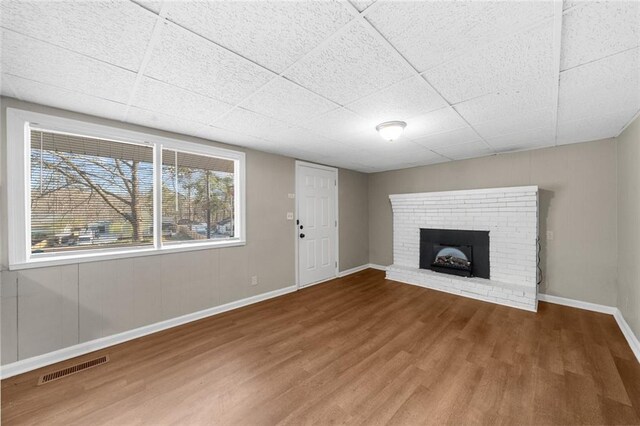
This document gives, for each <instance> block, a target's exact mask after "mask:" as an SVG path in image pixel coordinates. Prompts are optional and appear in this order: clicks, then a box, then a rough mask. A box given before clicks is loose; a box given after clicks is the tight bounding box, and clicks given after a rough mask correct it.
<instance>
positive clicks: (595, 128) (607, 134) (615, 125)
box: [558, 109, 638, 144]
mask: <svg viewBox="0 0 640 426" xmlns="http://www.w3.org/2000/svg"><path fill="white" fill-rule="evenodd" d="M637 113H638V110H637V109H636V110H618V111H611V112H610V113H609V114H601V115H594V116H591V117H584V118H581V119H579V120H573V121H564V122H560V123H558V144H569V143H576V142H588V141H593V140H598V139H605V138H611V137H614V136H617V135H618V134H619V133H620V131H622V129H623V127H624V126H625V125H626V124H627V123H628V122H629V121H630V120H631V119H632V118H633V117H634V115H635V114H637Z"/></svg>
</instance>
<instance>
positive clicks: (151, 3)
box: [131, 0, 164, 13]
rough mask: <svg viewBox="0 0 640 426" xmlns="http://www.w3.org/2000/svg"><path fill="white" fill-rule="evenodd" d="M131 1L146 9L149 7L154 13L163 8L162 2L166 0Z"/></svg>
mask: <svg viewBox="0 0 640 426" xmlns="http://www.w3.org/2000/svg"><path fill="white" fill-rule="evenodd" d="M131 1H133V2H134V3H137V4H139V5H140V6H142V7H144V8H145V9H149V10H150V11H152V12H153V13H160V9H161V8H162V3H163V1H164V0H131Z"/></svg>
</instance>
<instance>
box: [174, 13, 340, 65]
mask: <svg viewBox="0 0 640 426" xmlns="http://www.w3.org/2000/svg"><path fill="white" fill-rule="evenodd" d="M167 17H168V18H169V19H171V20H172V21H174V22H176V23H178V24H180V25H182V26H184V27H185V28H188V29H190V30H192V31H194V32H196V33H198V34H200V35H202V36H203V37H206V38H208V39H209V40H211V41H213V42H215V43H218V44H220V45H221V46H224V47H226V48H227V49H229V50H231V51H233V52H235V53H238V54H239V55H242V56H244V57H246V58H248V59H251V60H252V61H255V62H257V63H259V64H261V65H263V66H265V67H267V68H269V69H271V70H272V71H275V72H278V73H280V72H282V71H284V69H285V68H286V67H287V66H289V65H291V64H292V63H294V62H295V61H296V60H298V59H299V58H301V57H302V56H303V55H304V54H306V53H307V52H309V51H310V50H311V49H313V48H314V47H315V46H317V45H318V44H320V42H321V41H322V40H324V39H325V38H327V37H328V36H329V35H331V34H333V33H334V32H335V31H336V30H338V28H340V27H342V26H343V25H344V24H346V23H347V22H349V21H350V20H351V19H352V15H351V13H350V12H349V10H348V9H347V8H346V7H345V6H344V5H343V4H342V3H340V2H338V1H275V2H267V1H188V2H172V3H168V7H167Z"/></svg>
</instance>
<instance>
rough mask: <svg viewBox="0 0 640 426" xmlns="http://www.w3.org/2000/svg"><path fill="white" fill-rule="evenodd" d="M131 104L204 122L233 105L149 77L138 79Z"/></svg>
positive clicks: (207, 122) (206, 122) (208, 121)
mask: <svg viewBox="0 0 640 426" xmlns="http://www.w3.org/2000/svg"><path fill="white" fill-rule="evenodd" d="M132 105H133V106H136V107H140V108H143V109H147V110H151V111H155V112H160V113H163V114H166V115H171V116H174V117H180V118H184V119H186V120H191V121H197V122H200V123H204V124H209V123H212V122H213V121H214V120H215V119H216V118H218V117H219V116H221V115H222V114H224V113H225V112H227V111H229V110H230V109H231V108H232V107H233V106H232V105H229V104H227V103H224V102H220V101H218V100H215V99H211V98H208V97H206V96H202V95H199V94H197V93H193V92H190V91H188V90H185V89H181V88H179V87H176V86H172V85H170V84H167V83H163V82H161V81H158V80H154V79H151V78H149V77H143V79H142V80H141V81H140V85H139V87H138V90H137V92H136V95H135V97H134V99H133V102H132Z"/></svg>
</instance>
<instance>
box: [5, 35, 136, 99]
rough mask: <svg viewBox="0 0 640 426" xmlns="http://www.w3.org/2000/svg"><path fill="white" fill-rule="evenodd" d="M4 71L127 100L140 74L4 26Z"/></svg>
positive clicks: (105, 97)
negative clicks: (9, 29)
mask: <svg viewBox="0 0 640 426" xmlns="http://www.w3.org/2000/svg"><path fill="white" fill-rule="evenodd" d="M1 37H2V40H1V41H2V71H3V73H5V74H10V75H14V76H18V77H22V78H25V79H27V80H33V81H36V82H40V83H44V84H47V85H50V86H56V87H59V88H62V89H67V90H72V91H75V92H80V93H84V94H85V95H90V96H94V97H98V98H104V99H108V100H111V101H115V102H120V103H126V102H127V101H128V99H129V94H130V93H131V90H132V89H133V85H134V83H135V80H136V74H135V73H133V72H131V71H126V70H124V69H122V68H119V67H116V66H114V65H110V64H107V63H104V62H101V61H98V60H95V59H91V58H88V57H86V56H83V55H81V54H78V53H74V52H71V51H69V50H65V49H62V48H59V47H55V46H52V45H50V44H47V43H44V42H41V41H38V40H35V39H33V38H30V37H25V36H23V35H20V34H17V33H15V32H13V31H8V30H3V31H2V34H1Z"/></svg>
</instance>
